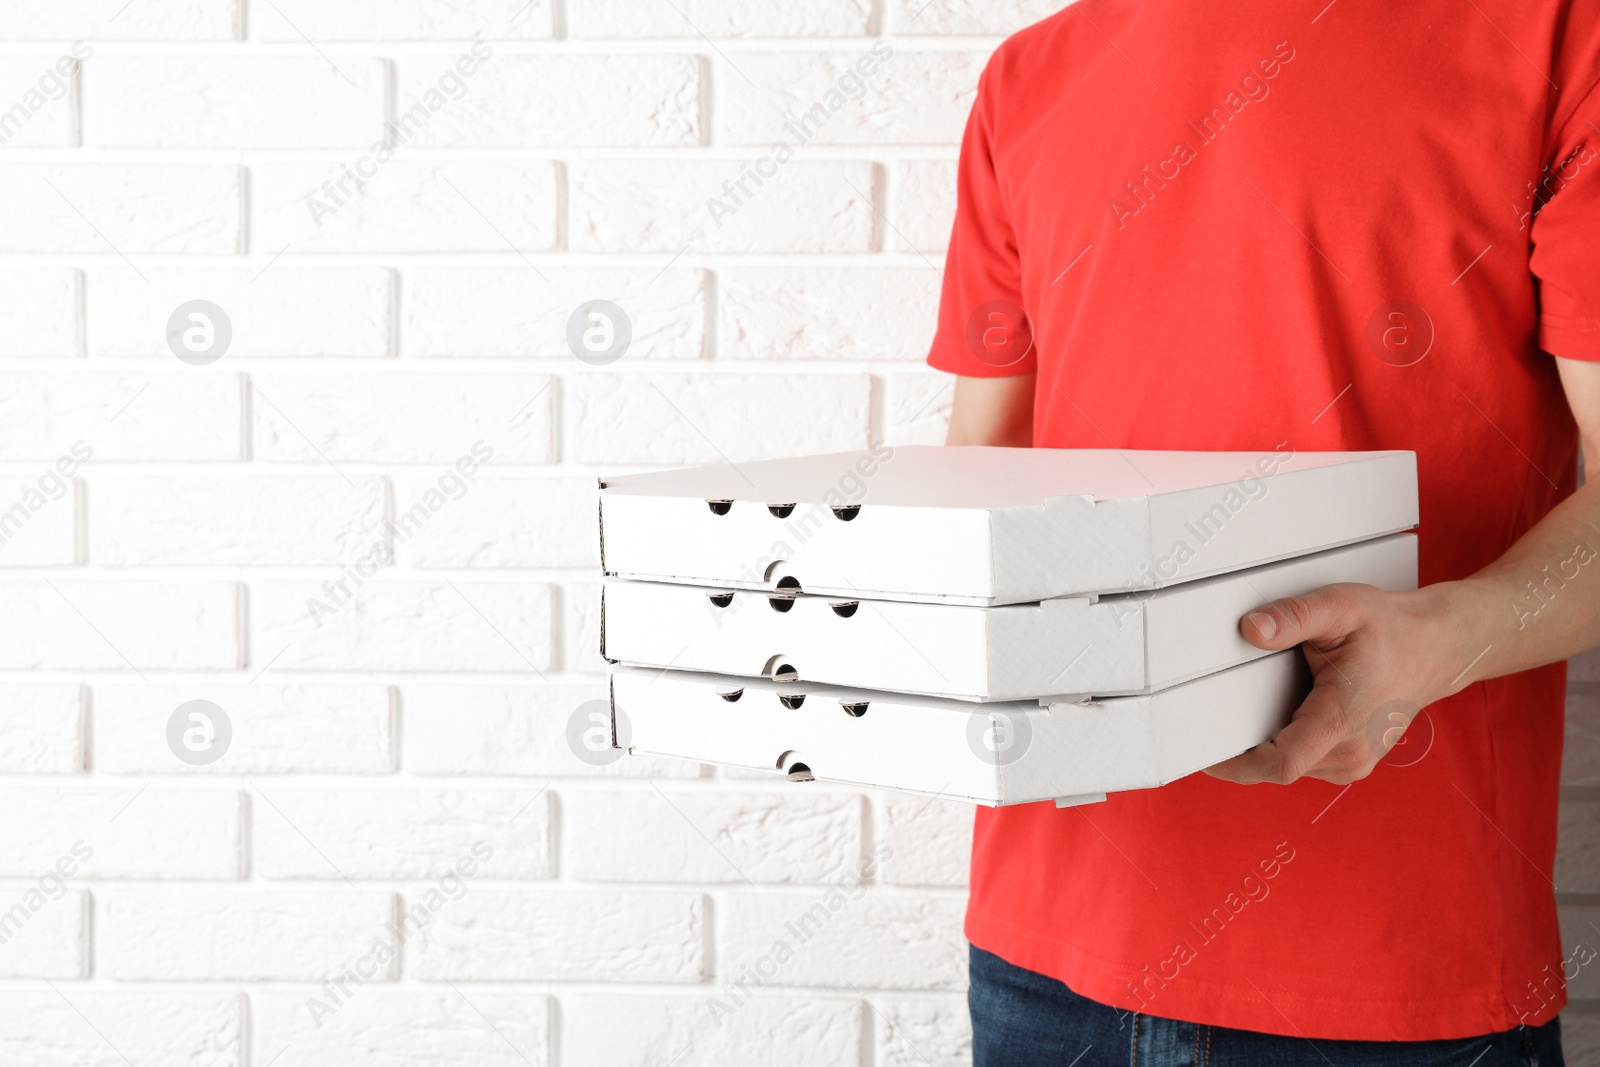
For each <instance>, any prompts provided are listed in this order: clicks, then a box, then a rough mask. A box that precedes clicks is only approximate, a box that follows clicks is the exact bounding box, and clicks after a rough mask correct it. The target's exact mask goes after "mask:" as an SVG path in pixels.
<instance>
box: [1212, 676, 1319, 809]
mask: <svg viewBox="0 0 1600 1067" xmlns="http://www.w3.org/2000/svg"><path fill="white" fill-rule="evenodd" d="M1344 739H1345V715H1344V704H1343V701H1342V699H1341V698H1340V696H1339V695H1338V694H1337V693H1336V691H1335V690H1334V688H1333V687H1332V686H1327V685H1319V686H1314V687H1313V688H1312V690H1311V692H1310V693H1309V694H1307V695H1306V699H1305V702H1304V703H1303V704H1301V705H1300V707H1299V709H1298V710H1296V711H1295V713H1294V719H1293V721H1291V722H1290V723H1289V725H1287V726H1285V727H1284V728H1283V729H1282V730H1279V731H1278V733H1277V736H1275V737H1274V738H1273V739H1272V740H1271V741H1268V742H1266V743H1265V744H1260V745H1257V746H1256V747H1255V748H1252V749H1250V750H1249V751H1247V752H1241V753H1240V754H1239V755H1237V756H1234V757H1233V758H1232V759H1228V760H1223V761H1222V762H1221V763H1218V764H1215V765H1214V766H1211V767H1207V768H1206V773H1207V774H1209V775H1211V776H1212V777H1214V778H1222V779H1224V780H1226V781H1230V782H1238V783H1240V784H1241V785H1254V784H1256V783H1258V782H1275V783H1277V784H1279V785H1288V784H1289V783H1290V782H1293V781H1295V780H1296V779H1298V778H1300V777H1302V776H1303V775H1305V774H1307V773H1309V772H1310V771H1311V770H1313V769H1314V768H1315V767H1316V766H1317V765H1318V764H1320V763H1321V762H1322V760H1323V757H1325V756H1326V755H1327V754H1328V753H1329V752H1331V751H1333V748H1334V746H1336V745H1337V744H1339V742H1341V741H1343V740H1344Z"/></svg>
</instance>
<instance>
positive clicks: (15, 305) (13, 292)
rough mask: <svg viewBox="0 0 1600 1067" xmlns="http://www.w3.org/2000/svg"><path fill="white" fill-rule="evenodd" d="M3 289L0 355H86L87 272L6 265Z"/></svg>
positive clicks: (1, 276) (2, 273)
mask: <svg viewBox="0 0 1600 1067" xmlns="http://www.w3.org/2000/svg"><path fill="white" fill-rule="evenodd" d="M124 269H126V268H124ZM129 275H130V277H131V276H132V272H129ZM0 289H3V290H4V291H5V292H6V293H7V294H9V298H8V299H7V300H6V301H5V302H4V303H3V304H0V357H9V356H76V355H79V354H81V353H82V351H83V330H82V329H81V327H80V323H81V321H82V317H81V316H80V315H79V313H78V309H79V308H80V307H81V306H82V303H83V276H82V274H80V273H79V272H78V271H76V270H74V269H72V268H71V267H46V266H30V267H6V268H3V269H0Z"/></svg>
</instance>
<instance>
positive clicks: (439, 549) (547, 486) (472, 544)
mask: <svg viewBox="0 0 1600 1067" xmlns="http://www.w3.org/2000/svg"><path fill="white" fill-rule="evenodd" d="M453 484H454V483H452V485H453ZM462 484H464V485H465V486H466V488H465V489H464V490H458V491H459V492H461V496H460V497H459V498H458V499H455V500H452V501H451V504H450V506H449V507H446V508H441V509H440V510H439V511H438V512H436V513H434V514H433V515H432V516H431V518H430V519H429V520H428V522H426V523H425V524H423V525H420V526H418V527H417V528H416V532H415V533H413V534H412V535H410V536H409V537H406V538H405V539H404V540H403V541H402V540H400V538H399V537H397V538H396V540H397V542H399V544H398V547H397V556H398V559H399V561H400V562H401V563H402V564H404V565H406V566H411V567H429V568H433V567H449V568H470V567H590V568H593V567H598V566H599V563H600V553H599V548H598V546H599V531H598V528H597V525H596V522H595V515H596V514H597V511H598V504H597V501H596V490H595V480H594V479H593V478H541V477H532V478H524V477H506V478H496V477H489V476H479V477H476V478H474V479H473V480H472V481H471V482H463V483H462ZM438 488H439V480H438V479H437V478H407V479H405V480H404V481H403V482H402V483H401V485H400V493H399V500H398V502H397V503H396V505H395V513H396V516H397V519H398V518H399V517H403V516H404V515H406V513H407V512H409V511H410V510H411V509H412V508H414V507H416V506H417V505H418V504H423V505H424V506H425V505H426V497H427V494H428V492H429V490H437V489H438Z"/></svg>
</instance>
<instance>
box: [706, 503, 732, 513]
mask: <svg viewBox="0 0 1600 1067" xmlns="http://www.w3.org/2000/svg"><path fill="white" fill-rule="evenodd" d="M706 507H708V508H710V509H711V514H713V515H726V514H727V513H728V512H730V511H732V510H733V501H731V500H707V501H706Z"/></svg>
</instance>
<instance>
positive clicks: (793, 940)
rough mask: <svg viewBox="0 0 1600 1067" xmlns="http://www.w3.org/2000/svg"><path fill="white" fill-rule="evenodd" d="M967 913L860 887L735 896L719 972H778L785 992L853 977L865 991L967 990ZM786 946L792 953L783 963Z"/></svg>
mask: <svg viewBox="0 0 1600 1067" xmlns="http://www.w3.org/2000/svg"><path fill="white" fill-rule="evenodd" d="M964 908H965V901H964V900H963V899H962V898H961V897H959V896H954V895H937V896H935V895H896V896H892V897H890V896H877V895H873V894H870V893H865V891H864V890H863V889H862V888H861V887H860V886H859V885H858V886H856V887H855V888H854V889H849V888H842V887H838V886H835V887H833V888H830V889H827V890H821V889H813V890H810V891H804V892H801V891H788V890H786V891H783V892H777V893H762V894H759V895H757V894H751V893H734V894H733V895H731V896H730V897H729V898H728V903H727V907H726V909H725V912H724V915H723V920H722V926H721V930H720V937H719V940H718V945H719V955H718V961H717V973H718V974H719V975H728V976H733V975H738V974H740V973H741V972H742V971H743V969H744V968H746V967H748V968H750V970H751V971H752V972H753V973H756V974H762V975H763V976H765V975H764V972H767V971H772V972H775V974H774V976H773V977H771V978H770V979H768V981H769V983H770V984H780V985H784V986H833V985H836V984H837V983H838V981H839V976H840V975H849V976H850V978H851V981H853V982H854V983H855V984H856V985H859V986H861V987H863V988H866V989H872V988H889V989H919V990H921V989H927V990H946V989H949V990H954V989H961V988H963V987H964V986H965V984H966V980H967V953H966V941H965V940H964V939H963V938H962V936H961V920H962V913H963V911H964ZM779 943H782V944H785V945H787V946H788V949H789V951H790V952H792V953H793V955H792V956H786V959H785V961H784V962H782V963H779V962H777V959H776V956H777V954H778V953H777V952H776V946H777V945H778V944H779Z"/></svg>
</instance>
